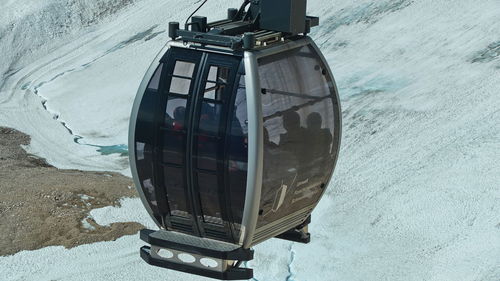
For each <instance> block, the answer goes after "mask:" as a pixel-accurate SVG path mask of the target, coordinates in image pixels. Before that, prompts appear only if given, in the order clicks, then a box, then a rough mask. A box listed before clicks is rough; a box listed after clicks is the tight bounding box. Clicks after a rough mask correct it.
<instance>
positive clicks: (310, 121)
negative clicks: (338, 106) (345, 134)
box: [307, 112, 333, 173]
mask: <svg viewBox="0 0 500 281" xmlns="http://www.w3.org/2000/svg"><path fill="white" fill-rule="evenodd" d="M322 125H323V118H322V117H321V114H319V113H318V112H313V113H311V114H309V115H308V116H307V135H308V136H310V138H309V139H308V147H309V154H308V155H309V157H310V158H309V161H308V162H309V163H310V165H312V171H314V172H315V173H319V171H320V170H321V168H322V167H324V165H328V164H329V163H328V161H330V160H331V157H330V152H331V146H332V139H333V137H332V134H331V132H330V130H329V129H327V128H325V129H322Z"/></svg>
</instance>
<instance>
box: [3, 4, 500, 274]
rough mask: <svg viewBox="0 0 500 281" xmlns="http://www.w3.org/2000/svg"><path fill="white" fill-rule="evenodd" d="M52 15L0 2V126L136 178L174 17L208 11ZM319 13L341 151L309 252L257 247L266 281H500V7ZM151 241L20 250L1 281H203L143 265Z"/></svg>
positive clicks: (59, 162)
mask: <svg viewBox="0 0 500 281" xmlns="http://www.w3.org/2000/svg"><path fill="white" fill-rule="evenodd" d="M44 3H45V4H39V3H38V2H37V1H33V0H31V1H29V0H24V1H10V0H8V1H5V2H3V3H1V4H0V11H1V12H0V13H1V15H2V16H1V17H0V51H1V52H2V55H3V56H2V57H0V75H1V77H2V79H1V80H0V124H1V125H7V126H12V127H15V128H18V129H20V130H22V131H24V132H26V133H28V134H30V135H31V136H32V139H33V142H32V144H31V145H30V147H29V148H28V149H29V150H30V151H31V152H33V153H36V154H38V155H40V156H42V157H45V158H47V159H48V160H49V162H51V163H53V164H55V165H56V166H58V167H62V168H81V169H92V170H116V171H122V172H124V173H126V172H127V171H126V169H127V162H126V158H125V157H123V156H121V155H120V154H119V153H121V152H123V151H124V149H125V147H123V146H122V145H124V144H126V139H127V137H126V136H127V123H128V115H129V112H130V108H131V104H132V100H133V98H134V95H135V91H136V89H137V87H138V85H139V83H140V80H141V78H142V75H143V73H144V71H145V69H146V68H147V66H148V65H149V63H150V61H151V59H152V58H153V57H154V56H155V54H156V52H157V51H158V50H159V49H160V48H161V47H162V46H163V45H164V43H165V42H166V40H167V35H166V32H165V30H166V29H167V23H168V21H172V20H175V21H183V20H184V19H185V17H186V16H187V15H188V14H189V13H190V12H191V11H192V8H193V5H194V4H195V3H198V1H195V0H191V1H181V0H168V1H153V0H137V1H134V2H132V1H109V0H108V1H104V0H101V1H99V3H101V4H98V3H97V2H94V1H93V2H91V1H76V0H73V1H69V0H68V1H44ZM239 3H240V1H222V0H211V1H209V2H208V4H207V5H206V6H205V7H204V8H203V9H202V10H201V11H200V12H199V14H208V15H209V16H210V18H209V19H217V18H220V17H223V16H224V14H225V10H226V8H227V7H229V6H233V7H236V6H239ZM109 7H121V8H120V9H115V8H109ZM309 11H310V14H314V15H318V16H320V17H321V22H322V25H321V27H319V28H317V29H316V30H315V31H314V33H313V34H312V36H313V37H314V38H315V39H316V41H317V42H318V44H319V45H320V47H321V48H322V50H323V51H324V52H325V55H326V57H327V59H328V60H329V63H330V65H331V66H332V68H333V72H334V74H335V76H336V79H337V84H338V86H339V89H340V95H341V98H342V101H343V115H344V132H343V135H344V137H343V145H342V154H341V157H340V159H339V163H338V167H337V170H336V172H335V175H334V178H333V181H332V184H331V185H330V187H329V190H328V192H327V196H325V197H324V199H323V200H322V202H321V203H320V205H319V206H318V208H317V210H315V212H314V213H313V223H312V225H311V227H310V230H311V232H312V242H311V243H310V244H309V245H299V244H294V243H289V242H284V241H279V240H271V241H267V242H265V243H263V244H261V245H258V246H257V247H256V253H257V256H256V259H255V260H254V261H252V262H250V263H249V264H248V265H249V266H251V267H254V268H255V273H256V279H258V280H296V281H299V280H300V281H303V280H308V281H309V280H486V281H498V280H500V163H499V159H500V2H499V1H498V0H485V1H471V0H469V1H466V0H460V1H459V0H455V1H431V0H414V1H410V0H395V1H387V0H381V1H368V0H354V1H352V0H350V1H347V0H339V1H321V0H310V1H309ZM4 14H6V16H4ZM66 18H67V19H68V20H67V21H66V20H65V19H66ZM27 19H28V23H26V21H27ZM77 19H82V20H77ZM30 21H31V22H30ZM64 26H66V27H64ZM4 54H5V55H4ZM2 73H3V74H2ZM83 144H88V145H83ZM91 145H94V146H91ZM110 152H117V153H115V154H109V153H110ZM138 208H139V207H137V205H134V204H125V207H124V209H121V210H116V212H130V213H137V212H142V210H137V209H138ZM115 217H116V218H117V220H120V218H119V216H115ZM122 220H123V219H122ZM134 220H138V221H142V222H143V223H144V224H148V223H150V221H149V218H148V217H147V216H142V217H137V216H134ZM140 245H141V243H140V242H139V241H138V239H137V237H124V238H121V239H119V240H118V241H115V242H105V243H97V244H93V245H86V246H81V247H78V248H75V249H72V250H65V249H63V248H58V247H52V248H46V249H41V250H38V251H34V252H22V253H19V254H16V255H14V256H11V257H2V258H0V276H7V280H151V279H157V278H162V279H167V280H188V278H189V280H202V278H197V277H188V276H187V275H184V274H181V273H175V272H171V271H165V270H161V269H157V268H152V267H149V266H147V265H145V264H144V263H142V261H141V260H140V259H139V257H138V247H139V246H140ZM47 257H49V258H47ZM95 261H98V263H99V266H97V267H96V266H94V264H95Z"/></svg>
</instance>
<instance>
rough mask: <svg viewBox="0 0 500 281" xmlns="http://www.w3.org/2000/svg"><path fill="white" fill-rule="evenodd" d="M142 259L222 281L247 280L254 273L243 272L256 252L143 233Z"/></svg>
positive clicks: (178, 235)
mask: <svg viewBox="0 0 500 281" xmlns="http://www.w3.org/2000/svg"><path fill="white" fill-rule="evenodd" d="M140 237H141V240H143V241H144V242H146V243H148V244H150V245H151V246H143V247H142V248H141V257H142V259H143V260H144V261H146V262H147V263H148V264H150V265H154V266H158V267H163V268H168V269H173V270H177V271H181V272H185V273H190V274H196V275H200V276H205V277H209V278H215V279H220V280H247V279H251V278H252V277H253V270H252V269H250V268H241V267H239V265H240V264H241V262H242V261H249V260H252V259H253V253H254V252H253V250H251V249H243V248H241V247H240V246H239V245H234V244H230V243H226V242H221V241H217V240H212V239H206V238H201V237H195V236H190V235H186V234H182V233H178V232H173V231H166V230H158V231H154V230H149V229H143V230H141V232H140Z"/></svg>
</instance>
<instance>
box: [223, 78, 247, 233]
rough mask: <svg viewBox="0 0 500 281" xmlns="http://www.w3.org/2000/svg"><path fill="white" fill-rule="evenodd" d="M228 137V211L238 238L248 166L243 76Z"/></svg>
mask: <svg viewBox="0 0 500 281" xmlns="http://www.w3.org/2000/svg"><path fill="white" fill-rule="evenodd" d="M228 137H229V145H228V155H229V157H228V181H229V188H230V203H231V208H230V210H231V213H232V215H233V221H234V222H235V224H236V225H235V227H236V228H237V229H235V231H236V233H235V236H239V225H240V224H241V221H242V219H243V210H244V208H245V195H246V185H247V166H248V114H247V96H246V88H245V76H241V78H240V81H239V84H238V89H237V92H236V96H235V100H234V107H233V112H232V116H231V126H230V128H229V129H228Z"/></svg>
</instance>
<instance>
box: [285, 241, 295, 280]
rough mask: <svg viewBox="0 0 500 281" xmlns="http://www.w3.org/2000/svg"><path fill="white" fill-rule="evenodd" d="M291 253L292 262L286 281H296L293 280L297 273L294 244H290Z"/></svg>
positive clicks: (289, 262)
mask: <svg viewBox="0 0 500 281" xmlns="http://www.w3.org/2000/svg"><path fill="white" fill-rule="evenodd" d="M288 250H289V251H290V260H289V261H288V275H287V277H286V279H285V281H295V280H294V279H293V277H294V275H295V273H294V272H293V267H292V265H293V262H294V261H295V251H294V250H293V243H291V244H290V247H289V248H288Z"/></svg>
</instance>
